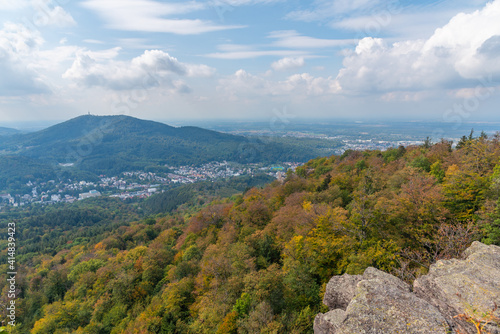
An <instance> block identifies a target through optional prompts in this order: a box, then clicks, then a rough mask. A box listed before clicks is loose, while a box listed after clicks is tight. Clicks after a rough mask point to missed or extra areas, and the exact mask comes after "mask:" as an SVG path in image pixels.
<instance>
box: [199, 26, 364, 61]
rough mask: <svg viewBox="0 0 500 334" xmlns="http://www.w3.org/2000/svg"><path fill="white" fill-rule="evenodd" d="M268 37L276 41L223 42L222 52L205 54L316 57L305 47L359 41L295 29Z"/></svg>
mask: <svg viewBox="0 0 500 334" xmlns="http://www.w3.org/2000/svg"><path fill="white" fill-rule="evenodd" d="M267 37H268V38H270V39H274V41H272V42H271V43H270V44H265V45H241V44H221V45H218V46H217V48H218V49H219V50H220V51H222V52H215V53H210V54H207V55H205V56H207V57H210V58H219V59H247V58H257V57H264V56H277V57H296V58H297V57H314V55H312V54H311V53H310V52H309V51H304V50H303V49H321V48H328V47H339V46H346V45H354V44H356V43H357V42H358V40H354V39H321V38H314V37H309V36H303V35H301V34H299V33H298V32H296V31H295V30H285V31H273V32H271V33H270V34H269V35H268V36H267ZM262 48H267V50H260V49H262ZM282 49H287V50H282ZM290 49H292V50H290Z"/></svg>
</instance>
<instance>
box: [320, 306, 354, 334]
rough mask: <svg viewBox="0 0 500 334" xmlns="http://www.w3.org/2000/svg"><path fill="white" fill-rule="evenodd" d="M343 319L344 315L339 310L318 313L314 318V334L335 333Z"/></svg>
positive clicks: (342, 311) (343, 312)
mask: <svg viewBox="0 0 500 334" xmlns="http://www.w3.org/2000/svg"><path fill="white" fill-rule="evenodd" d="M345 318H346V313H345V311H344V310H341V309H336V310H331V311H329V312H326V313H325V314H323V313H320V314H318V315H317V316H316V318H314V333H336V331H337V330H339V326H340V325H341V324H342V322H343V321H344V320H345Z"/></svg>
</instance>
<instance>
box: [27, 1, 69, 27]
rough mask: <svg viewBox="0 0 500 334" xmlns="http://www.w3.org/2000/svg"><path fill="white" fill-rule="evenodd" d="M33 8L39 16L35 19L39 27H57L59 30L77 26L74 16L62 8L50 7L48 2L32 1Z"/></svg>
mask: <svg viewBox="0 0 500 334" xmlns="http://www.w3.org/2000/svg"><path fill="white" fill-rule="evenodd" d="M31 4H32V6H33V8H34V9H35V11H36V12H37V14H36V15H35V16H34V17H33V19H34V23H35V24H36V25H37V26H39V27H44V26H56V27H59V28H64V27H71V26H75V25H76V22H75V20H74V19H73V16H71V14H69V13H68V12H66V11H65V10H64V8H62V7H61V6H54V7H52V8H51V7H49V6H47V1H44V0H32V2H31Z"/></svg>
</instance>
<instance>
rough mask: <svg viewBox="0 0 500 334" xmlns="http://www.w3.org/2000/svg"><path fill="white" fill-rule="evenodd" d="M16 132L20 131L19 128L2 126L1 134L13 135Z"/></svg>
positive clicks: (0, 128) (0, 127)
mask: <svg viewBox="0 0 500 334" xmlns="http://www.w3.org/2000/svg"><path fill="white" fill-rule="evenodd" d="M16 133H19V130H16V129H11V128H5V127H3V126H0V136H11V135H14V134H16Z"/></svg>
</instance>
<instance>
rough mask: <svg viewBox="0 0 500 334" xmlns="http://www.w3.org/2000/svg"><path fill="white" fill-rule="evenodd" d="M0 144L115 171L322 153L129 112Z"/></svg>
mask: <svg viewBox="0 0 500 334" xmlns="http://www.w3.org/2000/svg"><path fill="white" fill-rule="evenodd" d="M0 149H3V150H4V151H5V152H7V153H10V154H18V155H23V156H28V157H31V158H36V159H42V160H45V161H47V162H50V163H53V164H57V163H73V164H75V166H76V167H78V168H80V169H82V170H86V171H91V172H94V173H98V174H99V173H104V174H112V173H117V172H120V171H124V170H130V169H142V168H144V167H146V166H151V165H153V166H154V165H165V164H168V165H189V164H202V163H206V162H209V161H222V160H227V161H234V162H240V163H254V162H269V163H275V162H282V161H307V160H309V159H311V158H314V157H315V156H317V155H318V152H315V151H314V150H312V151H311V150H310V149H307V148H303V147H298V146H296V145H287V144H284V143H264V142H262V141H259V140H255V141H250V140H249V139H247V138H245V137H241V136H234V135H229V134H224V133H219V132H215V131H210V130H205V129H202V128H197V127H180V128H175V127H171V126H168V125H166V124H163V123H158V122H153V121H145V120H140V119H137V118H133V117H129V116H92V115H85V116H80V117H77V118H74V119H71V120H69V121H66V122H63V123H60V124H57V125H54V126H52V127H49V128H47V129H44V130H42V131H38V132H35V133H29V134H24V135H17V136H13V137H11V138H10V140H8V141H4V142H3V144H0Z"/></svg>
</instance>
